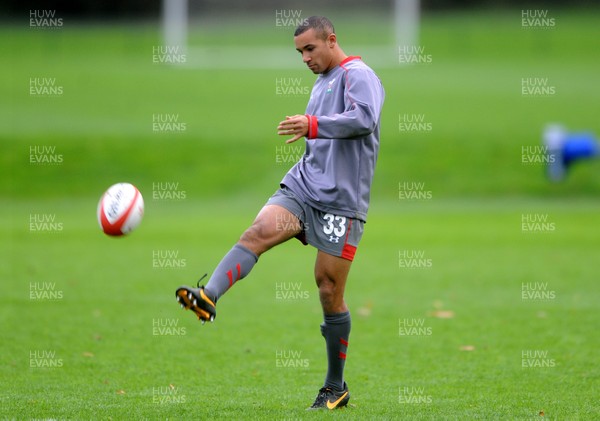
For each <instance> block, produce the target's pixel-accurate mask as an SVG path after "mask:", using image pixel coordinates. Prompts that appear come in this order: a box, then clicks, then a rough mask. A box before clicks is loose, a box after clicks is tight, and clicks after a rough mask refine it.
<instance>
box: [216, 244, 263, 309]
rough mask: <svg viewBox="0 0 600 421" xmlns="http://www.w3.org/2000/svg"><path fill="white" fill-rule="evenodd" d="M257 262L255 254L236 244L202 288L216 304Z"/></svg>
mask: <svg viewBox="0 0 600 421" xmlns="http://www.w3.org/2000/svg"><path fill="white" fill-rule="evenodd" d="M257 261H258V256H256V254H254V253H253V252H252V251H250V250H248V249H247V248H246V247H244V246H242V245H240V244H236V245H235V246H233V248H232V249H231V250H229V253H227V254H226V255H225V257H223V259H222V260H221V262H220V263H219V265H218V266H217V268H216V269H215V271H214V272H213V274H212V276H211V277H210V279H209V280H208V283H207V284H206V286H205V287H204V291H205V292H206V294H207V295H208V296H209V297H210V298H212V299H213V300H214V301H215V302H216V301H217V300H218V299H219V298H220V297H221V296H222V295H223V294H225V292H226V291H227V290H228V289H229V288H231V287H232V286H233V284H235V283H236V282H237V281H239V280H240V279H243V278H244V277H245V276H246V275H248V274H249V273H250V271H251V270H252V268H253V267H254V265H255V264H256V262H257Z"/></svg>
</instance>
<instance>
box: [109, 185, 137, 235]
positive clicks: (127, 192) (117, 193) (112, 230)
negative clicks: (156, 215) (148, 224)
mask: <svg viewBox="0 0 600 421" xmlns="http://www.w3.org/2000/svg"><path fill="white" fill-rule="evenodd" d="M143 216H144V198H143V197H142V194H141V193H140V191H139V190H138V189H137V187H135V186H134V185H133V184H130V183H117V184H114V185H112V186H110V187H109V189H108V190H106V192H105V193H104V194H103V195H102V197H101V198H100V202H99V203H98V223H99V224H100V228H102V231H104V233H105V234H106V235H110V236H120V235H125V234H129V233H130V232H131V231H133V230H134V229H136V228H137V226H138V225H140V222H142V217H143Z"/></svg>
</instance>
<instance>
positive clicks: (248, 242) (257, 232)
mask: <svg viewBox="0 0 600 421" xmlns="http://www.w3.org/2000/svg"><path fill="white" fill-rule="evenodd" d="M238 243H239V244H241V245H243V246H244V247H246V248H247V249H249V250H252V251H253V252H254V254H256V255H257V256H260V255H261V254H263V253H264V252H265V251H267V250H268V248H269V247H268V246H267V238H266V233H265V229H264V226H263V223H262V222H261V221H260V220H257V221H254V223H253V224H252V225H251V226H250V227H249V228H248V229H247V230H246V231H244V233H243V234H242V236H241V237H240V240H239V241H238Z"/></svg>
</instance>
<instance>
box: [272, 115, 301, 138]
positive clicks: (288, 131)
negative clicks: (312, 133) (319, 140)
mask: <svg viewBox="0 0 600 421" xmlns="http://www.w3.org/2000/svg"><path fill="white" fill-rule="evenodd" d="M277 134H278V135H280V136H294V137H293V138H291V139H288V140H286V141H285V143H292V142H295V141H296V140H298V139H300V138H301V137H303V136H306V135H307V134H308V118H307V117H306V116H305V115H299V114H296V115H293V116H291V117H290V116H286V117H285V120H283V121H282V122H280V123H279V126H277Z"/></svg>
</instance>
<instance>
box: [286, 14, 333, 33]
mask: <svg viewBox="0 0 600 421" xmlns="http://www.w3.org/2000/svg"><path fill="white" fill-rule="evenodd" d="M311 28H312V29H314V30H315V33H316V35H317V37H318V38H321V39H327V37H328V36H329V35H330V34H333V33H335V29H334V28H333V23H331V21H330V20H329V19H327V18H326V17H325V16H311V17H308V18H306V19H304V20H303V21H302V23H301V24H300V25H298V27H297V28H296V32H294V36H295V37H297V36H298V35H300V34H303V33H304V32H306V31H308V30H309V29H311Z"/></svg>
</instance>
